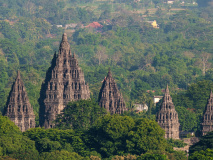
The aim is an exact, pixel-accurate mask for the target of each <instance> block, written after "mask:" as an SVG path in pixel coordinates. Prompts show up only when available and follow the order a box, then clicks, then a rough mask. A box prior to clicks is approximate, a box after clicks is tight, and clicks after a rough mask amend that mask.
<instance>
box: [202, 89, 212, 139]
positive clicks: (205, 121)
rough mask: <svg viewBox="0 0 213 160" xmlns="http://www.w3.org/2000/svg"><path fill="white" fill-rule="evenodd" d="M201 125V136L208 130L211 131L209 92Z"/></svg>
mask: <svg viewBox="0 0 213 160" xmlns="http://www.w3.org/2000/svg"><path fill="white" fill-rule="evenodd" d="M201 125H202V136H204V135H206V134H207V133H208V132H211V131H213V94H212V91H211V93H210V96H209V99H208V102H207V105H206V108H205V111H204V115H203V123H202V124H201Z"/></svg>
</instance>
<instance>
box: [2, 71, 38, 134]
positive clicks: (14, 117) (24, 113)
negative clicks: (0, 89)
mask: <svg viewBox="0 0 213 160" xmlns="http://www.w3.org/2000/svg"><path fill="white" fill-rule="evenodd" d="M4 115H5V116H7V117H9V118H10V120H11V121H13V122H14V123H15V125H16V126H18V127H19V128H20V130H21V131H22V132H24V131H26V130H28V129H29V128H35V115H34V113H33V108H32V107H31V104H30V102H29V99H28V96H27V92H26V89H25V87H24V83H23V81H22V80H21V76H20V72H19V71H18V74H17V77H16V80H15V82H14V83H13V86H12V89H11V91H10V95H9V97H8V100H7V104H6V108H5V111H4Z"/></svg>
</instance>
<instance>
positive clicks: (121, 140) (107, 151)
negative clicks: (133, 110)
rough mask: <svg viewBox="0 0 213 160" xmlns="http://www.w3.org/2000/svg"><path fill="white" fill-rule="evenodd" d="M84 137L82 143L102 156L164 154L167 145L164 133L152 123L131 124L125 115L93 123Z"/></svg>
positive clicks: (145, 120)
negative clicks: (150, 152) (153, 152)
mask: <svg viewBox="0 0 213 160" xmlns="http://www.w3.org/2000/svg"><path fill="white" fill-rule="evenodd" d="M87 135H88V138H87V139H86V140H87V141H86V144H87V145H88V146H91V147H94V148H95V150H96V151H97V152H99V153H100V154H101V155H102V157H110V156H112V155H122V154H124V153H130V154H136V155H140V154H142V153H146V152H147V151H149V150H160V151H165V150H166V149H167V146H168V145H167V143H166V141H165V138H164V131H163V130H162V129H161V128H160V126H159V125H158V124H157V123H156V122H155V121H151V120H148V119H136V120H135V121H134V120H133V119H132V118H130V117H128V116H119V115H113V116H110V115H106V116H105V117H103V118H101V119H98V120H97V124H96V125H95V126H94V127H93V128H91V129H90V130H89V131H88V133H87Z"/></svg>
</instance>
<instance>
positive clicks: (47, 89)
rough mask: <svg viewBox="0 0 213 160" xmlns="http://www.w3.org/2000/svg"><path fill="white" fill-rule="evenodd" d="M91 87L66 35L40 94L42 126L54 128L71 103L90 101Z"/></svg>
mask: <svg viewBox="0 0 213 160" xmlns="http://www.w3.org/2000/svg"><path fill="white" fill-rule="evenodd" d="M89 98H90V92H89V87H88V85H87V84H86V83H85V80H84V73H83V72H82V70H81V68H80V67H79V66H78V61H77V59H76V57H75V54H73V55H72V53H71V50H70V45H69V43H68V40H67V35H66V33H64V34H63V36H62V41H61V44H60V47H59V51H58V55H56V54H55V55H54V58H53V60H52V65H51V67H50V68H49V69H48V71H47V74H46V79H45V82H44V83H43V84H42V88H41V92H40V99H39V103H40V113H39V114H40V115H39V116H40V126H44V127H45V128H52V127H53V126H54V124H53V121H54V120H55V118H56V115H57V114H59V113H60V112H61V111H62V110H63V109H64V107H65V106H66V105H67V104H68V102H70V101H75V100H78V99H89Z"/></svg>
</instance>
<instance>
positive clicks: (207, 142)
mask: <svg viewBox="0 0 213 160" xmlns="http://www.w3.org/2000/svg"><path fill="white" fill-rule="evenodd" d="M207 148H213V132H209V133H207V135H205V136H203V137H201V138H200V141H199V142H197V143H195V144H194V145H192V146H191V147H190V148H189V152H190V153H194V152H196V151H197V152H199V151H201V150H203V151H205V150H206V149H207Z"/></svg>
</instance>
